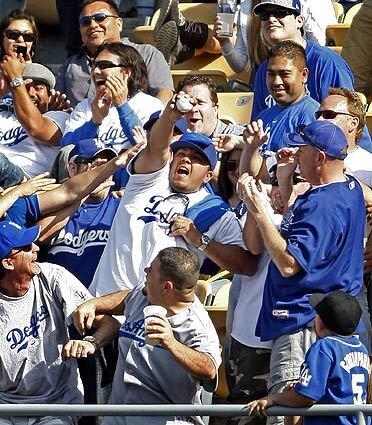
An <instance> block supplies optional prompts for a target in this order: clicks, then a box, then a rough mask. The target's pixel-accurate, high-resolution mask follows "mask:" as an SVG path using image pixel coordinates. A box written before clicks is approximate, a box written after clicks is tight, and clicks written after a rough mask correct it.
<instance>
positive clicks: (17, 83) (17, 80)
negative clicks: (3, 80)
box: [9, 77, 24, 89]
mask: <svg viewBox="0 0 372 425" xmlns="http://www.w3.org/2000/svg"><path fill="white" fill-rule="evenodd" d="M23 83H24V80H23V78H22V77H16V78H14V80H12V81H10V83H9V85H10V87H11V88H13V89H14V88H16V87H19V86H21V85H22V84H23Z"/></svg>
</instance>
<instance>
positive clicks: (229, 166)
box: [226, 161, 239, 173]
mask: <svg viewBox="0 0 372 425" xmlns="http://www.w3.org/2000/svg"><path fill="white" fill-rule="evenodd" d="M238 167H239V163H238V161H227V162H226V171H230V172H232V173H233V172H234V171H235V170H236V169H237V168H238Z"/></svg>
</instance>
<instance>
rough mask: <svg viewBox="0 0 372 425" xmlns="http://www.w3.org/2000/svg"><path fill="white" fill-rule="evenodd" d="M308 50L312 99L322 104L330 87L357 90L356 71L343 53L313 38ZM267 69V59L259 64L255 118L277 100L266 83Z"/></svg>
mask: <svg viewBox="0 0 372 425" xmlns="http://www.w3.org/2000/svg"><path fill="white" fill-rule="evenodd" d="M305 51H306V60H307V64H308V68H309V78H308V80H307V89H308V91H309V94H310V96H311V97H312V98H313V99H315V100H316V101H317V102H319V103H320V102H321V101H322V100H323V99H324V98H325V97H326V96H328V89H329V88H330V87H345V88H348V89H351V90H354V77H353V74H352V72H351V69H350V67H349V65H348V64H347V63H346V61H345V60H344V59H343V58H342V57H341V55H339V54H338V53H335V52H334V51H333V50H331V49H330V48H329V47H323V46H320V45H319V44H317V43H314V42H312V41H307V44H306V49H305ZM266 70H267V60H266V61H264V62H262V64H261V65H260V66H259V67H258V70H257V73H256V76H255V80H254V100H253V111H252V117H253V119H256V118H257V116H258V114H259V113H260V112H261V111H263V110H264V109H266V108H269V107H270V106H273V104H274V103H275V101H274V99H273V98H272V97H271V95H270V94H269V91H268V89H267V86H266Z"/></svg>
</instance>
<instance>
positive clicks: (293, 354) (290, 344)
mask: <svg viewBox="0 0 372 425" xmlns="http://www.w3.org/2000/svg"><path fill="white" fill-rule="evenodd" d="M315 340H316V334H315V331H314V330H313V329H312V328H304V329H302V330H300V331H298V332H296V333H294V334H290V335H281V336H279V337H278V338H275V339H274V341H273V347H272V349H271V360H270V377H269V381H268V383H267V386H268V389H269V394H276V393H280V392H282V391H283V390H284V388H285V387H286V386H287V384H288V383H289V382H293V381H297V380H298V379H299V377H300V368H301V365H302V363H303V361H304V359H305V354H306V352H307V350H308V349H309V348H310V346H311V345H312V344H313V343H314V342H315ZM266 423H267V424H268V425H274V424H275V425H282V424H284V417H283V416H269V417H268V418H267V422H266Z"/></svg>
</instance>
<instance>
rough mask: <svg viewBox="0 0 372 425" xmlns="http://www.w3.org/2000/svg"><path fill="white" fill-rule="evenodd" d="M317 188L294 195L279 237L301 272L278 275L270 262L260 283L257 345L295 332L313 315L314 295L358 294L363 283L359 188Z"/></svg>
mask: <svg viewBox="0 0 372 425" xmlns="http://www.w3.org/2000/svg"><path fill="white" fill-rule="evenodd" d="M347 177H348V180H347V181H345V182H337V183H331V184H328V185H323V186H319V187H316V188H313V189H311V190H309V191H308V192H306V193H305V194H304V195H301V196H298V197H297V199H296V201H295V203H294V205H293V207H292V208H291V209H290V210H288V211H287V213H286V214H285V215H284V216H283V221H282V223H281V229H280V233H281V236H282V237H283V238H284V239H285V240H286V242H287V250H288V252H289V253H290V254H291V255H292V256H293V257H294V258H295V259H296V260H297V262H298V263H299V265H300V267H301V269H300V271H299V272H298V273H296V274H295V275H294V276H292V277H283V276H282V275H281V273H280V271H279V269H278V268H277V267H276V265H275V264H274V262H273V261H271V262H270V264H269V268H268V273H267V277H266V281H265V288H264V294H263V300H262V307H261V311H260V314H259V318H258V322H257V328H256V334H257V336H259V337H261V340H263V341H269V340H271V339H274V338H276V337H278V336H280V335H285V334H291V333H294V332H298V331H299V330H301V329H303V328H304V327H306V326H309V325H310V322H311V321H312V320H313V319H314V317H315V312H314V309H313V308H312V307H311V306H310V304H309V296H310V295H311V294H312V293H314V292H323V293H328V292H331V291H334V290H335V289H342V290H344V291H346V292H348V293H351V294H352V295H355V296H356V295H358V294H359V292H360V289H361V285H362V282H363V238H364V223H365V207H364V198H363V192H362V189H361V187H360V184H359V183H358V182H357V181H356V180H355V179H354V178H353V177H351V176H347Z"/></svg>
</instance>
